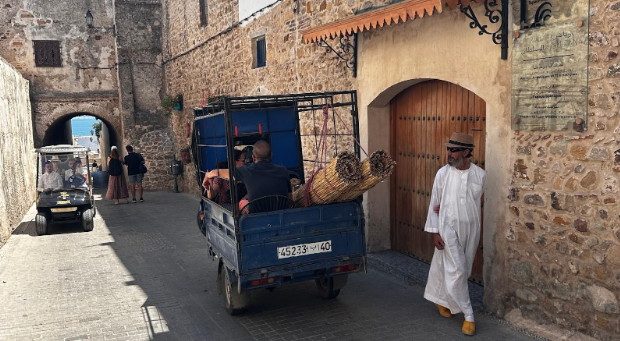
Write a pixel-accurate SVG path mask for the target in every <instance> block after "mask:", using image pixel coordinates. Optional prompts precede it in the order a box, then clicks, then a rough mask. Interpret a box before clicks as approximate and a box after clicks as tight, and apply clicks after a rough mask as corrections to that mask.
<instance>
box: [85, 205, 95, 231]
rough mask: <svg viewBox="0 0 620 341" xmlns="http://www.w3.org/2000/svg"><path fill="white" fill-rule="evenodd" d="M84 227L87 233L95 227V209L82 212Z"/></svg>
mask: <svg viewBox="0 0 620 341" xmlns="http://www.w3.org/2000/svg"><path fill="white" fill-rule="evenodd" d="M82 227H83V228H84V231H85V232H90V231H92V230H93V228H94V227H95V224H94V222H93V209H92V208H89V209H87V210H85V211H84V212H82Z"/></svg>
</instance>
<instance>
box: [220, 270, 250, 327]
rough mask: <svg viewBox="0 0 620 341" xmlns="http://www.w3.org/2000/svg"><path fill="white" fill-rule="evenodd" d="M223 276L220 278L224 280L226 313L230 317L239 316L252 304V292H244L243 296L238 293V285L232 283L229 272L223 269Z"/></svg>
mask: <svg viewBox="0 0 620 341" xmlns="http://www.w3.org/2000/svg"><path fill="white" fill-rule="evenodd" d="M222 272H224V273H223V275H222V276H220V278H222V281H223V283H222V288H223V289H224V290H223V291H224V300H225V303H226V311H228V313H229V314H230V315H239V314H241V313H242V312H243V311H244V310H245V307H247V306H248V305H249V304H250V292H249V291H247V290H246V291H244V292H242V293H241V294H240V293H238V292H237V285H236V284H237V283H236V282H235V283H230V278H229V275H228V271H227V270H226V269H225V268H223V267H222Z"/></svg>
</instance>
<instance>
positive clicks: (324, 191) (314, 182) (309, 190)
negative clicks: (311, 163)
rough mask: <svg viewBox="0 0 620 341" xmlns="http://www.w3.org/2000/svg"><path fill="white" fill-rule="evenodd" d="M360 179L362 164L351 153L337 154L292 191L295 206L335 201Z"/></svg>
mask: <svg viewBox="0 0 620 341" xmlns="http://www.w3.org/2000/svg"><path fill="white" fill-rule="evenodd" d="M361 180H362V164H361V162H360V160H359V159H358V158H357V156H355V155H354V154H353V153H350V152H342V153H340V154H338V156H336V157H335V158H334V159H333V160H332V161H331V162H330V163H329V164H328V165H327V167H325V168H323V169H321V170H319V171H318V172H317V173H315V174H314V176H313V177H312V178H311V179H310V180H308V183H306V184H305V185H304V186H302V187H301V188H299V189H298V190H297V191H295V193H293V201H295V204H296V205H295V206H296V207H300V206H298V205H300V204H301V205H303V206H312V205H322V204H328V203H331V202H334V201H336V199H338V197H340V196H342V194H343V193H344V192H347V191H349V190H351V189H352V188H354V187H355V186H356V185H357V184H359V182H360V181H361Z"/></svg>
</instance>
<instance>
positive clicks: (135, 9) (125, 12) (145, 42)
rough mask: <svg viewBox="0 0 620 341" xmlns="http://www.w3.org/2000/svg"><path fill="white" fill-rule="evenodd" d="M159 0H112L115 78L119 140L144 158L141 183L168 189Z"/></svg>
mask: <svg viewBox="0 0 620 341" xmlns="http://www.w3.org/2000/svg"><path fill="white" fill-rule="evenodd" d="M161 6H162V5H161V2H160V1H157V0H151V1H144V0H117V1H116V2H115V11H116V27H117V56H118V79H119V94H120V111H121V118H122V122H121V129H122V132H123V144H122V145H119V146H118V149H119V151H120V152H121V153H125V148H124V146H126V145H128V144H129V145H132V146H133V147H134V150H135V151H136V152H139V153H141V154H142V155H143V156H144V159H145V160H146V162H147V168H148V169H149V171H148V173H147V174H146V176H145V180H144V183H143V184H144V188H146V189H171V188H172V184H173V181H174V180H173V178H172V177H171V176H169V175H168V174H167V169H168V168H167V165H168V162H166V160H172V140H171V139H170V135H171V130H170V128H169V120H168V118H166V117H165V116H164V115H163V113H162V111H161V110H160V109H158V99H159V98H160V97H161V96H162V94H163V93H162V78H163V70H162V66H161V60H162V29H161V27H162V25H161V16H162V9H161Z"/></svg>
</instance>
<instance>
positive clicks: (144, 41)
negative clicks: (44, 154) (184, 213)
mask: <svg viewBox="0 0 620 341" xmlns="http://www.w3.org/2000/svg"><path fill="white" fill-rule="evenodd" d="M1 6H2V11H0V55H2V57H3V58H5V59H6V60H7V61H8V62H9V63H10V64H12V65H13V66H14V67H15V68H16V69H17V70H18V71H19V72H20V73H22V74H23V75H24V77H25V78H26V79H28V80H30V81H31V84H32V86H31V102H32V110H33V118H34V127H35V145H36V146H42V145H50V144H60V143H71V141H72V139H71V131H70V129H69V127H70V120H71V118H73V117H75V116H80V115H91V116H95V117H96V118H98V119H100V120H101V121H102V122H103V123H104V124H105V125H106V127H107V129H108V131H109V145H107V146H106V150H105V151H104V153H103V155H104V157H105V156H107V155H108V153H109V148H110V146H111V145H117V146H119V150H120V151H122V152H124V148H122V146H124V145H127V144H132V145H133V146H134V147H135V149H136V150H137V151H138V152H141V153H143V154H144V157H145V159H146V161H147V167H148V168H149V172H148V173H147V175H146V179H145V183H144V184H145V187H146V188H157V189H159V188H171V187H172V180H171V177H170V176H168V174H167V167H166V160H170V159H172V143H171V139H170V130H169V128H168V119H167V118H166V117H164V116H163V114H162V111H161V110H160V109H158V98H159V97H160V89H161V79H162V77H161V75H162V67H161V47H162V41H161V24H160V23H161V3H160V2H159V1H131V0H122V1H112V0H105V1H87V2H83V1H61V2H50V1H30V2H26V3H24V2H23V1H11V0H7V1H4V2H3V3H2V5H1ZM87 13H89V14H90V15H91V16H92V23H91V24H89V23H88V22H87V20H86V14H87ZM50 43H51V45H49V44H50ZM52 55H53V57H52ZM37 58H39V59H37ZM54 58H57V59H54ZM50 60H51V61H52V64H53V65H49V62H50Z"/></svg>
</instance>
